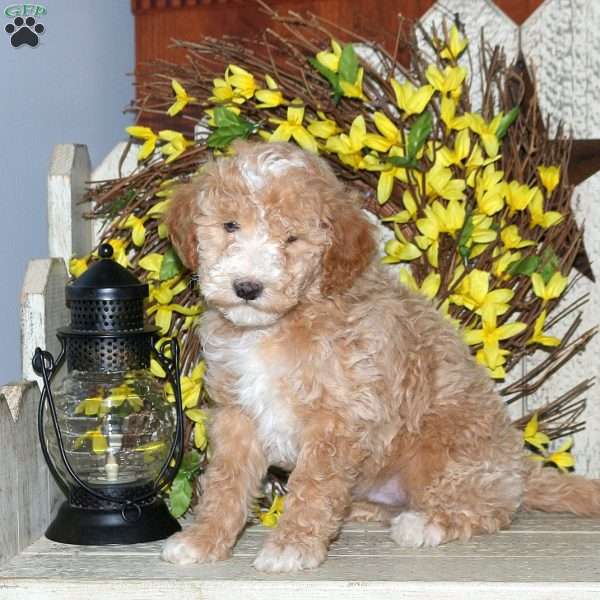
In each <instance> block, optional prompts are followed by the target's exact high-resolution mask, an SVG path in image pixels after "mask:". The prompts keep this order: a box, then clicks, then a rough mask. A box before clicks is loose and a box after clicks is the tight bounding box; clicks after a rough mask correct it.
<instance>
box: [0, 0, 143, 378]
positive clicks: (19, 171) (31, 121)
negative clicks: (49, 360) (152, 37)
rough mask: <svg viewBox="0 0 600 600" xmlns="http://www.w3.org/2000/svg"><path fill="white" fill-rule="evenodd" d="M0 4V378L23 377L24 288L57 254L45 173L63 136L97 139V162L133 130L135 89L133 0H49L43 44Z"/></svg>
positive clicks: (92, 143) (91, 144)
mask: <svg viewBox="0 0 600 600" xmlns="http://www.w3.org/2000/svg"><path fill="white" fill-rule="evenodd" d="M13 3H14V0H4V1H3V2H0V25H1V26H0V90H1V92H0V119H1V121H0V123H1V126H0V132H1V133H0V223H1V224H2V228H1V232H0V265H1V274H2V285H1V286H0V385H2V384H5V383H8V382H10V381H14V380H16V379H19V378H20V371H21V365H20V349H19V344H20V332H19V312H18V310H19V293H20V289H21V284H22V281H23V276H24V274H25V268H26V265H27V261H29V260H30V259H32V258H40V257H45V256H47V255H48V233H47V210H46V176H47V170H48V161H49V159H50V154H51V152H52V147H53V146H54V144H57V143H68V142H78V143H84V144H87V145H88V148H89V151H90V155H91V159H92V166H95V165H96V164H97V163H98V162H99V161H100V160H101V159H102V157H103V156H104V155H105V154H106V153H107V152H108V151H109V150H110V149H111V148H112V146H114V144H115V143H116V142H117V141H119V140H121V139H123V138H124V137H125V133H124V131H123V129H124V128H125V127H126V126H127V125H128V124H130V122H131V115H123V114H122V110H123V108H124V107H125V106H126V105H127V104H128V102H129V101H130V99H131V97H132V94H133V87H132V80H131V78H130V77H127V76H126V73H130V72H131V71H132V70H133V63H134V38H133V17H132V15H131V13H130V9H129V0H46V1H45V2H44V1H41V2H39V4H42V5H44V6H46V8H47V9H48V14H47V15H45V16H43V17H40V18H39V22H41V23H43V25H44V26H45V28H46V31H45V32H44V33H43V34H42V35H41V36H40V39H41V41H40V44H39V45H38V46H37V47H36V48H31V47H29V46H26V45H24V46H20V47H19V48H13V47H12V46H11V44H10V42H9V37H10V36H9V35H8V34H7V33H6V32H5V30H4V28H5V25H6V24H8V23H10V22H11V19H9V18H8V17H6V16H5V15H4V7H5V6H7V5H10V4H13Z"/></svg>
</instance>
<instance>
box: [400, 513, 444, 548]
mask: <svg viewBox="0 0 600 600" xmlns="http://www.w3.org/2000/svg"><path fill="white" fill-rule="evenodd" d="M443 538H444V530H443V529H442V528H441V527H440V526H439V525H436V524H435V523H428V522H427V517H426V515H424V514H423V513H420V512H413V511H406V512H403V513H400V514H399V515H398V516H397V517H394V518H393V519H392V539H393V540H394V541H395V542H396V543H397V544H398V545H399V546H404V547H406V548H421V547H422V546H439V545H440V544H441V543H442V541H443Z"/></svg>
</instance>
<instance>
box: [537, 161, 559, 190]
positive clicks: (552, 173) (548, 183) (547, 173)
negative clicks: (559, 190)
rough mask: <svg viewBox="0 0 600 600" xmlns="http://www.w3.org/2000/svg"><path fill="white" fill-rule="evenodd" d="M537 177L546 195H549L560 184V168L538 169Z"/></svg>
mask: <svg viewBox="0 0 600 600" xmlns="http://www.w3.org/2000/svg"><path fill="white" fill-rule="evenodd" d="M537 172H538V175H539V177H540V181H541V182H542V185H543V186H544V187H545V188H546V191H547V192H548V194H551V193H552V192H553V191H554V190H555V189H556V187H557V186H558V184H559V182H560V167H557V166H553V167H542V166H540V167H538V168H537Z"/></svg>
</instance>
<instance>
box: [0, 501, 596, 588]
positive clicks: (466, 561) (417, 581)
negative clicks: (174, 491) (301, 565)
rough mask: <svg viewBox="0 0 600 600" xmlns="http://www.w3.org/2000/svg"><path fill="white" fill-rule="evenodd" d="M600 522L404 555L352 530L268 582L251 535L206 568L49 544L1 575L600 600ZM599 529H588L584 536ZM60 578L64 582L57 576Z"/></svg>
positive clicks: (10, 579) (117, 550)
mask: <svg viewBox="0 0 600 600" xmlns="http://www.w3.org/2000/svg"><path fill="white" fill-rule="evenodd" d="M599 524H600V520H598V521H592V520H590V519H575V518H573V517H571V516H568V515H546V514H541V513H531V514H520V515H518V517H517V519H516V520H515V527H514V528H513V529H511V530H507V531H504V532H501V533H499V534H496V535H492V536H480V537H477V538H474V539H473V540H471V541H469V542H467V543H452V544H448V545H446V546H442V547H439V548H424V549H416V550H415V549H405V548H400V547H398V546H397V545H396V544H394V543H393V542H392V540H391V539H390V537H389V532H388V531H387V530H386V529H385V528H383V527H382V526H380V525H377V524H363V523H349V524H347V526H346V527H345V528H344V530H343V532H342V534H341V535H340V537H339V539H338V540H337V541H336V542H335V543H334V544H333V545H332V547H331V549H330V553H329V558H328V560H327V562H326V563H325V564H324V565H323V566H321V567H320V568H318V569H315V570H311V571H306V572H302V573H298V574H294V575H293V576H290V575H266V574H263V573H259V572H257V571H256V570H254V568H253V567H252V561H253V560H254V557H255V555H256V553H257V552H258V550H259V548H260V547H261V546H262V544H263V542H264V538H265V537H266V535H268V530H266V529H265V528H263V527H259V526H254V527H250V528H248V529H247V531H246V532H245V533H244V535H243V536H242V538H241V540H240V542H239V544H238V545H237V547H236V550H235V552H234V555H233V557H232V558H231V559H230V560H228V561H225V562H221V563H216V564H210V565H192V566H186V567H182V566H176V565H171V564H168V563H164V562H162V561H161V560H160V557H159V555H160V549H161V547H162V542H153V543H149V544H138V545H133V546H104V547H100V546H98V547H89V546H87V547H86V546H67V545H63V544H56V543H54V542H50V541H48V540H46V539H44V538H42V539H40V540H38V541H36V542H35V543H34V544H32V545H31V546H30V547H29V548H27V549H26V550H25V551H24V552H23V553H22V554H21V555H20V556H19V557H17V558H15V559H13V560H12V561H11V562H10V563H8V564H7V565H5V566H4V567H2V568H0V590H2V598H7V599H11V600H17V599H19V600H21V599H24V598H27V599H28V600H30V599H33V600H37V599H38V598H39V599H41V598H44V600H46V599H50V600H54V599H58V598H81V597H85V596H87V595H90V594H93V595H99V594H102V595H103V596H105V597H106V596H108V597H110V598H115V599H120V598H127V599H128V600H133V599H136V598H140V600H141V599H142V598H143V599H144V600H154V599H158V598H163V597H164V595H165V594H169V595H173V594H175V595H177V597H178V598H180V599H185V598H203V599H204V598H209V599H215V600H216V599H221V600H222V599H224V598H232V597H240V598H244V600H246V599H247V598H250V599H252V598H257V599H258V598H264V597H265V596H268V597H272V595H275V596H280V595H284V594H285V595H288V596H290V597H292V598H294V600H296V599H298V600H304V599H310V600H316V599H322V598H332V597H343V598H367V599H371V598H381V597H384V595H385V594H388V595H390V596H391V597H402V598H415V599H416V598H422V599H428V600H429V599H430V598H436V599H442V600H443V599H448V600H450V599H453V600H454V599H459V598H460V599H461V600H462V599H463V598H465V597H469V596H470V595H473V596H474V597H477V598H478V599H479V598H482V599H484V600H485V599H491V598H494V599H509V598H510V599H511V600H513V599H514V598H517V597H518V598H525V599H529V598H531V599H534V598H535V599H544V600H550V599H555V598H559V597H568V598H569V599H575V600H576V599H586V600H587V599H592V598H596V597H598V594H600V561H599V560H598V548H599V547H600V528H598V527H597V526H598V525H599ZM589 525H593V526H594V527H593V528H590V529H587V530H586V528H585V527H584V526H589ZM57 574H60V576H57Z"/></svg>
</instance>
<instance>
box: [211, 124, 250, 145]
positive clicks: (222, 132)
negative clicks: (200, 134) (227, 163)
mask: <svg viewBox="0 0 600 600" xmlns="http://www.w3.org/2000/svg"><path fill="white" fill-rule="evenodd" d="M249 125H250V126H249V127H248V126H247V125H243V124H240V125H227V126H225V127H219V128H218V129H216V130H215V131H213V132H212V133H211V134H210V135H209V136H208V138H207V140H206V144H207V145H208V147H209V148H219V149H223V148H226V147H227V146H229V144H231V142H233V140H237V139H238V138H247V137H248V136H249V135H250V134H251V133H252V132H253V131H254V125H253V124H252V123H250V124H249Z"/></svg>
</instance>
